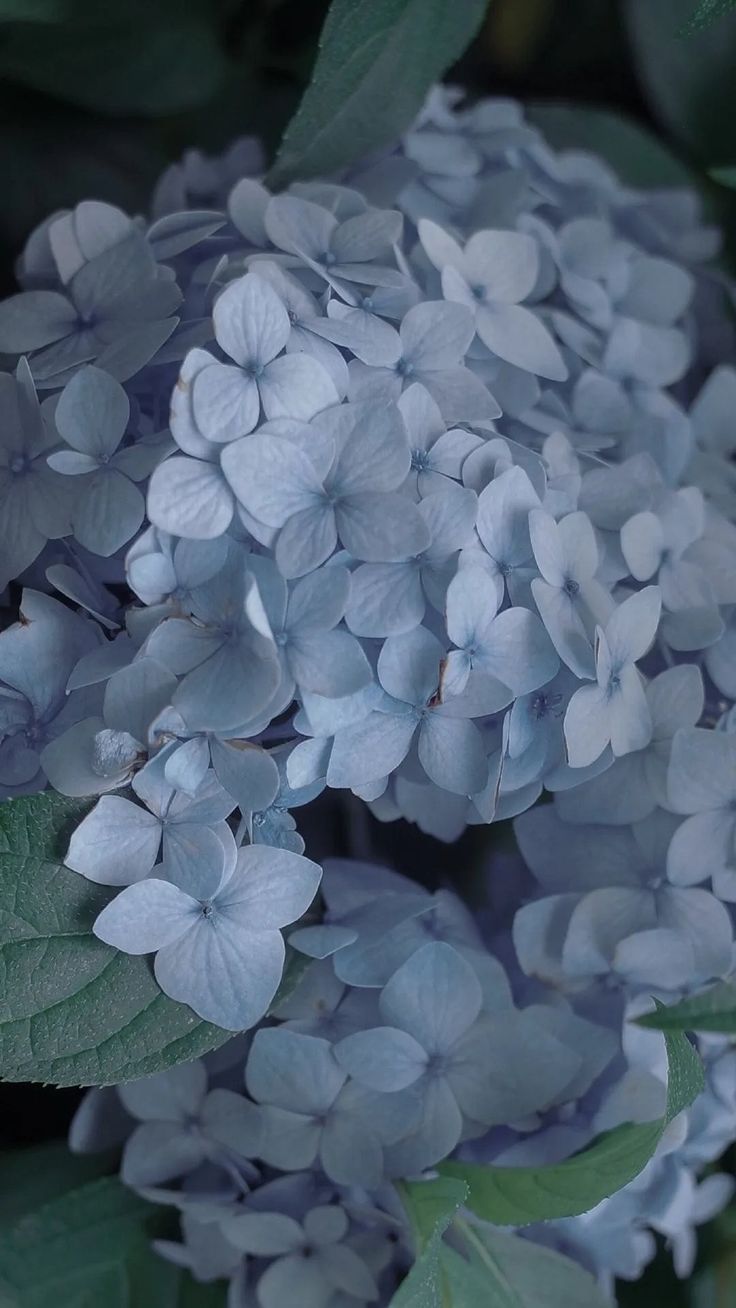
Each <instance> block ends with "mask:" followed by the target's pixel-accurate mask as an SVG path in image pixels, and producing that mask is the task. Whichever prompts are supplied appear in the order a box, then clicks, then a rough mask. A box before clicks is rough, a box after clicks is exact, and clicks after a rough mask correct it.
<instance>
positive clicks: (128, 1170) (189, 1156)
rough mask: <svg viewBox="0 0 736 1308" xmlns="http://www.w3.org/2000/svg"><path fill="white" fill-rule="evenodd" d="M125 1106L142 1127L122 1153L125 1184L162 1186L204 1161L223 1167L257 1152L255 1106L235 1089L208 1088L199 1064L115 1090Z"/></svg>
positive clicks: (258, 1122)
mask: <svg viewBox="0 0 736 1308" xmlns="http://www.w3.org/2000/svg"><path fill="white" fill-rule="evenodd" d="M118 1094H119V1096H120V1099H121V1100H122V1103H123V1107H124V1108H125V1109H127V1111H128V1113H130V1115H131V1117H133V1118H135V1119H137V1121H138V1122H139V1123H140V1125H139V1126H136V1128H135V1130H134V1131H133V1134H132V1135H131V1136H130V1137H129V1138H128V1140H127V1141H126V1144H125V1148H124V1150H123V1158H122V1164H121V1176H122V1179H123V1181H125V1183H126V1185H132V1186H136V1187H143V1186H153V1185H161V1184H162V1183H164V1182H166V1181H171V1180H173V1179H174V1178H176V1177H179V1176H183V1175H185V1174H186V1173H188V1172H192V1171H194V1169H195V1168H196V1167H198V1166H199V1165H200V1164H201V1163H203V1162H205V1161H208V1160H209V1161H213V1162H220V1161H222V1162H223V1163H224V1164H227V1162H229V1160H230V1159H231V1158H232V1159H233V1161H234V1162H235V1161H237V1160H238V1159H240V1158H249V1157H253V1156H255V1155H256V1154H257V1153H258V1149H259V1146H260V1143H261V1136H262V1128H261V1118H260V1112H259V1110H258V1108H256V1106H255V1105H254V1104H252V1103H250V1102H249V1101H248V1100H247V1099H245V1098H244V1097H243V1096H242V1095H238V1094H236V1093H235V1092H234V1091H233V1090H227V1089H224V1088H223V1089H219V1088H217V1089H214V1090H210V1091H209V1093H208V1090H207V1070H206V1068H205V1066H204V1064H203V1063H201V1062H194V1063H184V1064H182V1065H181V1066H179V1067H172V1068H169V1069H168V1070H167V1071H165V1072H159V1073H157V1074H156V1075H155V1076H150V1077H145V1078H144V1079H143V1080H141V1081H128V1082H127V1083H126V1084H125V1085H121V1086H119V1087H118Z"/></svg>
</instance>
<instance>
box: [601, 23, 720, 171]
mask: <svg viewBox="0 0 736 1308" xmlns="http://www.w3.org/2000/svg"><path fill="white" fill-rule="evenodd" d="M692 12H693V0H644V3H642V0H627V4H626V17H627V20H628V27H629V32H630V35H631V39H632V44H633V50H634V56H635V60H636V64H637V68H638V72H639V76H640V81H641V84H642V89H643V91H644V95H645V97H646V98H647V100H648V102H649V105H650V107H651V109H652V112H653V113H654V116H655V118H658V119H659V121H660V122H661V123H662V124H663V126H664V127H665V128H667V130H668V131H669V132H670V133H671V134H672V136H673V137H674V138H675V140H679V141H680V142H682V143H683V144H684V145H685V146H687V148H688V149H689V150H690V151H692V153H693V154H694V155H695V156H696V157H697V158H698V159H700V160H701V161H703V162H705V163H707V164H718V163H721V162H727V161H729V160H731V159H732V158H733V118H734V113H735V112H736V79H735V78H734V75H733V70H734V58H735V57H736V13H734V12H732V13H730V14H727V15H726V16H725V17H724V18H723V19H722V20H721V21H720V22H719V23H714V24H710V25H708V26H706V27H700V28H699V29H698V30H697V31H695V32H693V34H692V35H691V36H690V37H689V38H688V39H687V40H683V37H682V35H681V29H682V28H683V27H684V26H685V24H687V23H688V21H689V19H690V18H691V16H692Z"/></svg>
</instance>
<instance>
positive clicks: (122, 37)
mask: <svg viewBox="0 0 736 1308" xmlns="http://www.w3.org/2000/svg"><path fill="white" fill-rule="evenodd" d="M89 17H90V21H88V22H81V23H76V24H75V23H71V24H69V23H63V22H62V23H59V24H58V25H51V24H40V23H34V24H26V23H18V24H15V25H13V26H8V27H7V28H6V29H4V32H3V42H2V45H1V46H0V73H2V75H3V76H4V77H7V78H9V79H11V80H12V81H14V82H21V83H22V84H23V85H25V86H31V87H33V88H34V89H35V90H37V91H43V92H44V93H46V94H51V95H56V96H59V97H60V98H61V99H63V100H66V101H68V102H70V103H71V104H77V105H81V106H83V107H84V108H86V109H93V110H95V111H97V112H101V113H105V114H146V115H152V116H154V117H155V116H158V115H164V114H170V113H176V112H177V111H179V110H181V109H188V108H190V107H191V106H193V105H199V104H202V103H203V102H204V101H205V100H207V99H208V98H209V97H210V96H211V95H212V94H213V93H214V92H215V91H216V89H217V87H218V85H219V83H220V80H221V78H222V77H223V75H224V73H225V69H226V67H227V63H226V59H225V56H224V53H223V51H222V50H221V48H220V44H219V41H218V38H217V34H216V30H215V27H214V25H213V23H212V22H211V21H210V20H209V19H208V17H207V15H206V14H196V13H186V12H185V13H182V12H181V9H180V10H179V12H178V14H177V16H176V19H175V21H169V22H162V21H161V19H160V18H158V20H157V21H155V22H149V23H144V24H143V26H142V30H141V29H140V27H139V24H137V23H136V22H134V21H131V19H130V17H129V16H125V17H121V16H120V13H119V11H118V12H114V13H109V14H108V15H107V16H105V15H104V13H103V14H99V13H97V14H96V15H95V14H94V13H92V14H91V15H90V16H89Z"/></svg>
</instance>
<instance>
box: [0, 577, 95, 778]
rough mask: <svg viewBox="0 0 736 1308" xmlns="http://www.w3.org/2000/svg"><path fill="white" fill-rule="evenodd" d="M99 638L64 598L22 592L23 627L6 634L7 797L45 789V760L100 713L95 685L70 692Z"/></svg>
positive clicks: (0, 688)
mask: <svg viewBox="0 0 736 1308" xmlns="http://www.w3.org/2000/svg"><path fill="white" fill-rule="evenodd" d="M99 639H100V638H99V633H98V630H97V629H96V628H95V627H94V625H93V624H92V623H91V622H88V621H87V620H86V619H84V618H82V617H80V616H79V615H78V614H76V613H73V612H72V611H71V610H70V609H68V608H66V606H65V605H63V604H60V603H59V601H58V600H56V599H53V598H52V597H51V596H50V595H43V594H40V593H39V592H38V591H34V590H29V589H26V590H24V591H23V597H22V599H21V605H20V615H19V621H18V622H17V623H14V624H13V625H12V626H10V627H6V629H5V630H4V631H3V632H0V789H1V790H2V792H3V793H5V794H8V795H13V794H15V793H17V794H24V793H27V792H29V791H30V792H32V791H36V790H43V788H44V786H45V784H46V775H45V770H44V759H48V753H49V751H50V750H51V749H53V745H54V743H55V742H56V740H57V738H58V737H61V738H63V736H64V733H65V732H66V731H67V730H68V729H69V728H71V729H72V730H74V724H75V723H77V722H79V721H80V720H83V719H85V718H86V717H87V716H88V714H89V713H91V712H95V711H97V710H98V709H99V701H100V695H99V692H98V690H97V688H96V687H89V688H86V687H85V688H84V689H80V690H74V691H72V693H71V694H67V682H68V680H69V677H70V675H71V673H72V670H73V668H74V666H75V664H76V663H77V661H78V660H79V659H80V658H81V657H82V656H83V655H85V654H89V653H91V652H92V651H94V650H96V649H98V648H99ZM49 770H50V772H51V771H52V769H51V768H50V769H49Z"/></svg>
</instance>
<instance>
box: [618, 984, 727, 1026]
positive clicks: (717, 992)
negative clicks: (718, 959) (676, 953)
mask: <svg viewBox="0 0 736 1308" xmlns="http://www.w3.org/2000/svg"><path fill="white" fill-rule="evenodd" d="M637 1025H638V1026H646V1027H652V1028H653V1029H654V1030H655V1031H719V1032H722V1033H723V1034H724V1035H734V1034H736V985H734V984H733V983H732V982H729V981H723V982H721V983H720V985H717V986H712V987H711V989H710V990H705V991H703V993H702V994H700V995H692V996H691V997H690V998H689V999H682V1000H681V1001H680V1003H679V1004H672V1005H671V1006H669V1007H665V1006H664V1005H661V1004H660V1005H658V1006H657V1009H656V1012H654V1013H646V1014H645V1015H644V1017H640V1018H638V1019H637Z"/></svg>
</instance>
